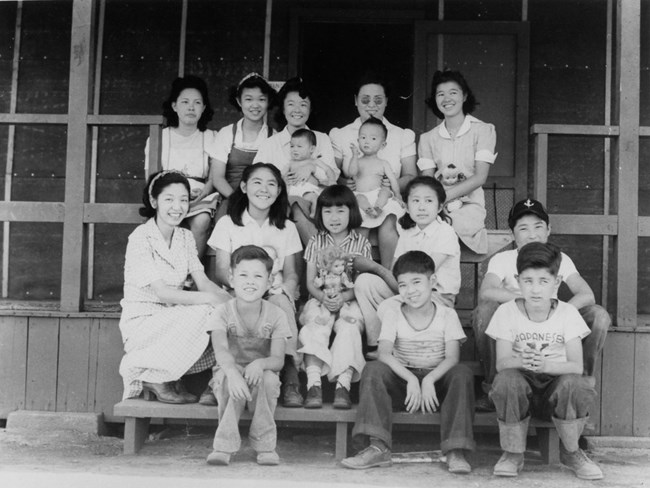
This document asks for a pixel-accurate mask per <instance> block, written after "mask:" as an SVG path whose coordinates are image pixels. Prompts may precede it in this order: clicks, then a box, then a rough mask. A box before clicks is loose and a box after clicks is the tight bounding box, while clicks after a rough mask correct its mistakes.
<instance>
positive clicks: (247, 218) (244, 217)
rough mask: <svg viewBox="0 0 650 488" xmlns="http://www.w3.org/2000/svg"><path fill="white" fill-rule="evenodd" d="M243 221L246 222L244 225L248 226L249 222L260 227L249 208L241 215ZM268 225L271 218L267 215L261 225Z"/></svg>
mask: <svg viewBox="0 0 650 488" xmlns="http://www.w3.org/2000/svg"><path fill="white" fill-rule="evenodd" d="M241 223H242V224H244V227H248V224H255V225H256V226H257V227H260V226H259V224H258V223H257V221H256V220H255V219H254V218H253V217H251V214H249V213H248V209H245V210H244V213H243V214H242V215H241ZM268 225H269V218H268V217H267V218H266V220H265V221H264V223H263V224H262V226H261V227H266V226H268Z"/></svg>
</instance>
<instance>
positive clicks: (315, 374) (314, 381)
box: [306, 366, 321, 390]
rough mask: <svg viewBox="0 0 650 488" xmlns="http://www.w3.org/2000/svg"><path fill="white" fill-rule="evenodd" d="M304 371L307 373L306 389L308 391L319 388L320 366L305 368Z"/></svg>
mask: <svg viewBox="0 0 650 488" xmlns="http://www.w3.org/2000/svg"><path fill="white" fill-rule="evenodd" d="M306 371H307V389H308V390H309V389H310V388H311V387H312V386H321V383H320V376H321V374H320V373H321V368H320V366H307V368H306Z"/></svg>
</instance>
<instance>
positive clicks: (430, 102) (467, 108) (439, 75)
mask: <svg viewBox="0 0 650 488" xmlns="http://www.w3.org/2000/svg"><path fill="white" fill-rule="evenodd" d="M450 81H453V82H454V83H456V84H457V85H458V86H460V89H461V90H463V94H464V95H467V99H466V100H465V102H464V103H463V113H464V114H471V113H472V112H473V111H474V110H475V109H476V106H477V105H478V102H477V101H476V97H475V96H474V93H473V92H472V89H471V88H470V87H469V85H468V84H467V81H465V77H464V76H463V75H462V73H461V72H460V71H452V70H450V69H446V70H444V71H436V72H435V73H434V74H433V79H432V80H431V95H430V96H429V98H427V99H426V100H425V101H424V103H426V105H427V107H429V108H430V109H431V111H432V112H433V114H434V115H435V116H436V117H438V118H439V119H444V118H445V116H444V115H443V113H442V112H441V111H440V110H439V109H438V105H437V104H436V90H437V89H438V85H440V84H442V83H447V82H450Z"/></svg>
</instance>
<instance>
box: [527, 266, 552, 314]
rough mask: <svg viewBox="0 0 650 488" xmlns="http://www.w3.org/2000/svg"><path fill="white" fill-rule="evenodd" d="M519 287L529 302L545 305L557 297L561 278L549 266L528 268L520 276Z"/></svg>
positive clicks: (540, 305) (539, 305) (535, 304)
mask: <svg viewBox="0 0 650 488" xmlns="http://www.w3.org/2000/svg"><path fill="white" fill-rule="evenodd" d="M517 281H518V282H519V289H520V290H521V295H522V296H523V297H524V299H525V300H526V303H527V304H530V305H532V306H534V307H543V306H545V305H547V304H548V303H550V301H551V298H554V297H555V294H556V293H557V289H558V287H559V286H560V278H559V277H558V276H553V274H551V272H550V271H549V270H548V268H527V269H525V270H523V271H522V272H521V273H520V274H519V275H518V276H517Z"/></svg>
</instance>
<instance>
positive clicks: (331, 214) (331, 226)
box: [321, 205, 350, 237]
mask: <svg viewBox="0 0 650 488" xmlns="http://www.w3.org/2000/svg"><path fill="white" fill-rule="evenodd" d="M321 217H322V219H323V226H324V227H325V229H326V230H327V232H329V233H330V235H331V236H332V237H336V236H340V235H347V233H348V225H349V224H350V209H349V208H348V207H347V205H336V206H334V207H323V208H322V210H321Z"/></svg>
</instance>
